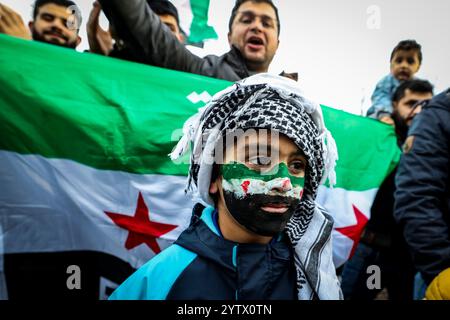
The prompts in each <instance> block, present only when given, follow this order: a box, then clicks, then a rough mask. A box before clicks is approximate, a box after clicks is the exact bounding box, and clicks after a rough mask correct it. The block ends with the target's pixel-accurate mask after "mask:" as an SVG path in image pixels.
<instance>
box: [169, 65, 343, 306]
mask: <svg viewBox="0 0 450 320" xmlns="http://www.w3.org/2000/svg"><path fill="white" fill-rule="evenodd" d="M250 128H253V129H256V128H257V129H268V130H275V131H278V132H279V133H282V134H284V135H286V136H287V137H288V138H290V139H291V140H292V141H293V142H294V143H295V144H296V145H297V146H298V147H299V148H300V149H301V150H302V151H303V153H304V155H305V157H306V159H307V162H308V168H307V170H306V173H305V186H304V193H303V197H302V199H301V201H300V203H299V205H298V206H297V208H296V210H295V212H294V214H293V216H292V217H291V219H290V221H289V222H288V224H287V225H286V228H285V231H286V233H287V235H288V237H289V239H290V241H291V243H292V245H293V246H294V258H295V265H296V270H297V288H298V298H299V299H302V300H305V299H340V298H341V291H340V285H339V282H338V279H337V277H336V272H335V268H334V264H333V261H332V249H331V231H332V226H333V221H332V218H331V217H330V216H329V215H328V214H327V213H326V212H325V211H324V210H323V209H322V208H319V207H318V206H317V205H316V204H315V201H314V199H315V197H316V194H317V189H318V187H319V185H320V183H322V182H324V181H325V180H326V179H328V180H329V183H330V185H331V186H332V185H334V184H335V181H336V174H335V171H334V167H335V164H336V161H337V159H338V155H337V148H336V144H335V141H334V139H333V137H332V136H331V134H330V132H329V131H328V130H327V129H326V127H325V124H324V120H323V116H322V110H321V108H320V106H319V105H318V104H317V103H315V102H313V101H311V100H308V99H307V98H305V97H304V95H303V93H302V91H301V90H300V89H299V87H298V84H297V82H295V81H293V80H290V79H287V78H283V77H280V76H273V75H269V74H258V75H255V76H252V77H249V78H247V79H244V80H242V81H240V82H237V83H236V84H234V85H232V86H231V87H229V88H227V89H225V90H223V91H221V92H219V93H217V94H216V95H215V96H214V97H213V99H212V100H211V102H209V103H208V104H207V105H206V106H205V107H204V108H202V109H200V111H199V113H198V114H196V115H194V116H192V117H191V118H190V119H188V120H187V121H186V123H185V125H184V127H183V134H184V136H183V137H182V139H181V140H180V141H179V143H178V144H177V146H176V147H175V149H174V150H173V152H172V153H171V155H170V156H171V158H172V159H173V160H174V159H177V158H179V157H180V156H182V155H183V154H185V153H186V152H187V150H188V149H189V145H190V144H191V143H192V154H191V166H190V171H189V177H188V185H187V189H188V190H191V191H194V196H196V197H198V198H200V199H201V200H202V201H203V202H205V203H207V204H209V205H214V201H213V200H212V198H211V197H210V195H209V186H210V183H211V174H212V170H213V164H214V152H215V147H216V144H217V143H218V141H219V140H220V139H221V138H222V137H223V136H224V135H225V133H227V134H229V133H230V132H233V131H235V130H238V129H243V130H245V129H250ZM192 183H194V186H193V185H192Z"/></svg>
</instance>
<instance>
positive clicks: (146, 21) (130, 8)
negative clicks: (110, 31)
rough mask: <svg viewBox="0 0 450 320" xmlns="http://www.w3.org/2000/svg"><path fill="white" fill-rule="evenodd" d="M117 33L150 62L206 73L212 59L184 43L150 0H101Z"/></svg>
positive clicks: (175, 68) (176, 68)
mask: <svg viewBox="0 0 450 320" xmlns="http://www.w3.org/2000/svg"><path fill="white" fill-rule="evenodd" d="M99 1H100V3H101V5H102V8H103V11H104V13H105V15H106V16H107V18H108V20H109V21H110V23H111V24H112V25H113V28H114V31H115V32H116V34H117V35H118V36H119V38H121V39H122V40H123V41H125V42H126V43H127V44H128V45H129V46H131V47H132V48H133V49H134V50H135V51H136V52H142V55H143V56H144V59H145V61H146V63H147V64H150V65H155V66H159V67H163V68H169V69H174V70H179V71H184V72H190V73H197V74H203V73H202V72H203V69H204V68H205V67H206V65H207V64H208V61H207V60H205V59H202V58H200V57H198V56H196V55H194V54H193V53H191V52H190V51H189V50H187V49H186V48H185V46H184V45H183V44H182V43H180V42H179V41H178V40H177V39H176V38H175V37H174V36H173V34H172V32H171V31H170V29H169V28H168V27H167V26H166V25H164V24H163V23H162V22H161V20H160V19H159V17H158V16H157V15H156V14H155V13H154V12H153V11H152V10H151V8H150V6H149V5H148V4H147V2H146V0H126V1H124V0H99Z"/></svg>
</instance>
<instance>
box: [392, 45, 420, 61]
mask: <svg viewBox="0 0 450 320" xmlns="http://www.w3.org/2000/svg"><path fill="white" fill-rule="evenodd" d="M400 50H403V51H410V50H413V51H416V52H417V56H418V58H419V63H420V64H421V63H422V46H421V45H420V44H418V43H417V42H416V40H402V41H400V42H399V43H398V44H397V45H396V46H395V48H394V50H392V53H391V60H390V61H392V59H393V58H394V55H395V53H396V52H397V51H400Z"/></svg>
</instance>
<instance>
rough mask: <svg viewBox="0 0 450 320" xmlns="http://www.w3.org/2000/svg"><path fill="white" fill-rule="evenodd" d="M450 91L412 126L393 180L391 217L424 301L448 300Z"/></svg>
mask: <svg viewBox="0 0 450 320" xmlns="http://www.w3.org/2000/svg"><path fill="white" fill-rule="evenodd" d="M449 169H450V89H447V90H446V91H444V92H442V93H440V94H439V95H437V96H436V97H434V98H433V99H432V100H431V101H430V102H429V103H428V104H427V105H426V106H425V107H424V108H423V111H422V112H421V113H420V115H419V116H418V117H417V119H416V120H414V123H413V124H412V126H411V129H410V131H409V134H408V138H407V139H406V143H405V148H404V153H403V156H402V158H401V160H400V165H399V169H398V174H397V176H396V181H395V182H396V186H397V189H396V193H395V211H394V217H395V219H396V220H397V222H398V223H399V225H400V226H401V228H402V230H403V234H404V236H405V239H406V242H407V244H408V247H409V249H410V251H411V253H412V257H413V261H414V265H415V267H416V268H417V269H418V271H419V272H420V274H421V276H422V278H423V280H424V281H425V284H426V285H429V286H428V289H427V291H426V298H427V299H440V300H442V299H450V173H449Z"/></svg>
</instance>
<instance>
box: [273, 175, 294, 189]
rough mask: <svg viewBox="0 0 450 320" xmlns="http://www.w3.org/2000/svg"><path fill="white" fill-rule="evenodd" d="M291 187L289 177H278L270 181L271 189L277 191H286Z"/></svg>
mask: <svg viewBox="0 0 450 320" xmlns="http://www.w3.org/2000/svg"><path fill="white" fill-rule="evenodd" d="M291 189H292V183H291V179H289V178H280V179H276V180H275V181H273V182H272V185H271V190H274V191H278V192H287V191H289V190H291Z"/></svg>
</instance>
